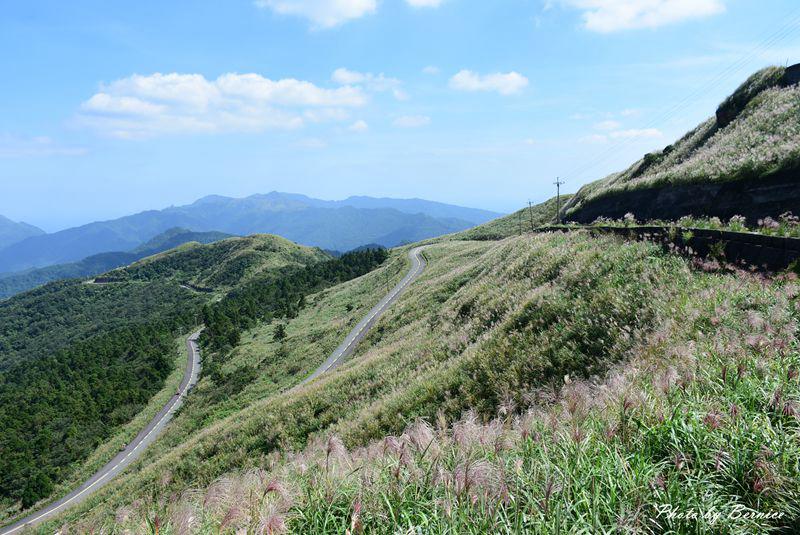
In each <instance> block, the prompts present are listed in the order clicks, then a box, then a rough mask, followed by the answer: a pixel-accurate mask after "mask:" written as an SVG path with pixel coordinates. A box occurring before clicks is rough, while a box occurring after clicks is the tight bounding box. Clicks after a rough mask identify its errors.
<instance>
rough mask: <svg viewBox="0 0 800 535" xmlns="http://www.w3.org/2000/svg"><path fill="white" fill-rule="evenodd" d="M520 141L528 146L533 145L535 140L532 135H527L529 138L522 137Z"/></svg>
mask: <svg viewBox="0 0 800 535" xmlns="http://www.w3.org/2000/svg"><path fill="white" fill-rule="evenodd" d="M522 143H524V144H525V145H528V146H529V147H533V146H534V145H536V140H535V139H533V138H532V137H529V138H526V139H523V140H522Z"/></svg>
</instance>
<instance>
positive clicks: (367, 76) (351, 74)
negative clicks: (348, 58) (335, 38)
mask: <svg viewBox="0 0 800 535" xmlns="http://www.w3.org/2000/svg"><path fill="white" fill-rule="evenodd" d="M331 79H332V80H333V81H334V82H335V83H337V84H340V85H347V86H354V87H358V88H362V89H365V90H366V91H371V92H375V93H382V92H386V91H388V92H391V93H392V95H394V98H396V99H397V100H408V98H409V97H408V94H407V93H406V92H405V91H404V90H403V89H402V88H401V86H402V85H403V82H401V81H400V80H398V79H397V78H390V77H388V76H386V75H384V74H383V73H380V74H372V73H371V72H358V71H351V70H350V69H346V68H344V67H341V68H339V69H336V70H335V71H333V74H332V75H331Z"/></svg>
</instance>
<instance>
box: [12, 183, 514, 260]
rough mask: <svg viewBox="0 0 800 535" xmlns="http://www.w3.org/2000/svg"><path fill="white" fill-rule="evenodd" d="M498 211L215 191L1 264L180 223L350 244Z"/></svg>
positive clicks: (468, 222) (54, 240) (83, 252)
mask: <svg viewBox="0 0 800 535" xmlns="http://www.w3.org/2000/svg"><path fill="white" fill-rule="evenodd" d="M348 203H351V204H352V203H358V204H361V205H366V204H369V205H370V207H363V206H362V207H356V206H352V205H350V204H348ZM388 204H395V205H397V206H398V207H399V208H403V210H401V209H398V208H395V207H391V206H387V205H388ZM404 210H405V211H404ZM425 211H427V212H429V213H425ZM430 213H434V214H437V215H430ZM459 214H460V217H454V216H457V215H459ZM497 215H499V214H495V213H493V212H489V211H485V210H477V209H472V208H461V207H456V206H451V205H444V204H442V203H433V202H432V201H418V200H414V199H405V200H391V199H375V200H370V201H365V200H364V198H357V199H356V200H354V201H348V200H343V201H323V200H319V199H312V198H310V197H306V196H303V195H298V194H283V193H278V192H272V193H268V194H261V195H251V196H250V197H245V198H241V199H239V198H232V197H223V196H218V195H214V196H206V197H203V198H201V199H199V200H198V201H195V202H194V203H192V204H189V205H185V206H172V207H169V208H165V209H163V210H147V211H143V212H139V213H137V214H132V215H129V216H125V217H122V218H118V219H113V220H107V221H98V222H93V223H88V224H86V225H82V226H79V227H73V228H70V229H65V230H62V231H59V232H56V233H52V234H46V235H42V236H35V237H31V238H27V239H25V240H22V241H20V242H17V243H15V244H13V245H11V246H9V247H6V248H3V249H0V272H15V271H22V270H25V269H30V268H35V267H46V266H48V265H53V264H60V263H68V262H74V261H77V260H80V259H82V258H85V257H88V256H91V255H93V254H97V253H101V252H108V251H129V250H132V249H134V248H136V247H139V246H140V245H141V244H142V243H144V242H145V241H147V240H149V239H150V238H152V237H153V236H156V235H157V234H159V233H161V232H164V231H166V230H167V229H169V228H173V227H185V228H190V229H192V230H193V231H197V232H205V231H212V230H213V231H220V232H225V233H228V234H234V235H249V234H259V233H268V234H277V235H281V236H284V237H286V238H287V239H290V240H292V241H294V242H297V243H300V244H303V245H308V246H314V247H320V248H323V249H331V250H340V251H347V250H351V249H354V248H356V247H359V246H361V245H364V244H365V243H378V244H380V245H383V246H386V247H392V246H395V245H398V244H400V243H402V242H410V241H417V240H420V239H424V238H429V237H434V236H438V235H442V234H448V233H451V232H456V231H459V230H465V229H467V228H470V227H472V226H474V225H476V224H480V223H483V222H485V221H488V220H490V219H494V218H495V217H497Z"/></svg>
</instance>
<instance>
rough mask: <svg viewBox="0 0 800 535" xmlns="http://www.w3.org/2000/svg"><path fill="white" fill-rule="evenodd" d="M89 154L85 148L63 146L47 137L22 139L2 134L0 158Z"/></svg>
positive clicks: (0, 136)
mask: <svg viewBox="0 0 800 535" xmlns="http://www.w3.org/2000/svg"><path fill="white" fill-rule="evenodd" d="M87 152H88V151H87V150H86V149H85V148H83V147H73V146H67V145H62V144H60V143H57V142H56V141H54V140H53V139H51V138H49V137H47V136H34V137H20V136H15V135H12V134H0V158H41V157H47V156H83V155H84V154H86V153H87Z"/></svg>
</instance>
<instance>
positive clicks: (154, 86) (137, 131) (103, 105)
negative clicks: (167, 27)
mask: <svg viewBox="0 0 800 535" xmlns="http://www.w3.org/2000/svg"><path fill="white" fill-rule="evenodd" d="M366 102H367V96H366V94H365V93H364V91H363V90H362V89H361V88H358V87H353V86H342V87H336V88H332V89H329V88H322V87H319V86H316V85H314V84H313V83H311V82H307V81H303V80H295V79H293V78H288V79H283V80H270V79H269V78H265V77H263V76H261V75H259V74H252V73H250V74H235V73H228V74H223V75H221V76H219V77H218V78H217V79H216V80H207V79H206V78H205V77H204V76H203V75H200V74H180V73H170V74H161V73H156V74H152V75H149V76H143V75H138V74H137V75H133V76H130V77H128V78H123V79H121V80H117V81H115V82H112V83H111V84H108V85H104V86H102V87H101V88H100V91H98V92H97V93H96V94H95V95H93V96H92V97H91V98H89V99H88V100H86V101H85V102H84V103H83V104H82V105H81V110H80V115H79V120H80V122H81V123H83V124H85V125H88V126H91V127H94V128H97V129H98V130H100V131H103V132H104V133H106V134H109V135H112V136H116V137H122V138H135V137H151V136H155V135H160V134H169V133H185V132H241V131H263V130H265V129H269V128H299V127H301V126H303V124H304V122H305V121H311V122H322V121H341V120H347V119H348V118H349V113H348V112H347V109H348V108H356V107H360V106H363V105H364V104H366Z"/></svg>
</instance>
